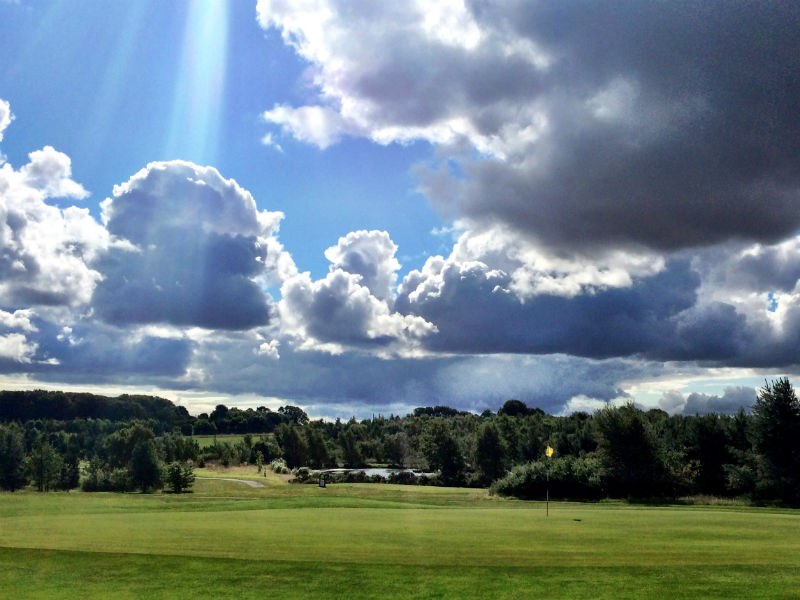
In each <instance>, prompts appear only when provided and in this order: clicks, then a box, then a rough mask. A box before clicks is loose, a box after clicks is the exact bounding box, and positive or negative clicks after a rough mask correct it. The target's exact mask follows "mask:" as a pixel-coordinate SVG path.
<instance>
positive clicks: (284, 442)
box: [275, 423, 308, 469]
mask: <svg viewBox="0 0 800 600" xmlns="http://www.w3.org/2000/svg"><path fill="white" fill-rule="evenodd" d="M275 438H276V439H277V440H278V444H280V447H281V450H282V452H283V459H284V460H285V461H286V464H287V466H289V468H291V469H294V468H296V467H302V466H303V465H305V464H306V462H308V446H306V441H305V440H304V439H303V437H302V436H301V435H300V433H299V431H298V427H296V426H295V425H286V424H285V423H283V424H281V425H280V426H278V427H276V428H275Z"/></svg>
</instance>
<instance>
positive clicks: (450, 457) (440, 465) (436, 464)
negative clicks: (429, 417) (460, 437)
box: [422, 420, 464, 485]
mask: <svg viewBox="0 0 800 600" xmlns="http://www.w3.org/2000/svg"><path fill="white" fill-rule="evenodd" d="M422 452H423V454H424V455H425V458H426V459H427V460H428V465H429V466H430V468H431V469H435V470H438V471H439V472H440V475H441V478H442V482H443V483H445V484H446V485H457V484H459V483H462V482H463V479H464V455H463V454H462V452H461V448H459V446H458V441H457V440H456V439H455V437H453V434H452V433H451V432H450V428H449V427H448V426H447V424H446V423H445V422H444V421H442V420H437V421H434V422H433V423H431V425H430V427H429V429H428V431H427V433H426V434H425V437H424V438H423V440H422Z"/></svg>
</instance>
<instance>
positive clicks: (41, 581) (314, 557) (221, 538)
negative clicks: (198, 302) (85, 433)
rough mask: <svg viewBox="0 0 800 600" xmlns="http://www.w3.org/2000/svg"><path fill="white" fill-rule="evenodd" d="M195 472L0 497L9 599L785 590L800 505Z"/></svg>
mask: <svg viewBox="0 0 800 600" xmlns="http://www.w3.org/2000/svg"><path fill="white" fill-rule="evenodd" d="M202 474H203V475H212V476H213V475H218V476H219V477H237V476H239V477H242V478H251V479H258V480H259V481H261V482H263V483H265V487H263V488H250V487H247V486H245V485H244V484H242V483H240V482H236V481H222V480H214V479H198V480H197V482H196V484H195V487H194V493H192V494H186V495H181V496H175V495H170V494H152V495H142V494H89V493H80V492H72V493H69V494H66V493H57V494H56V493H51V494H38V493H36V492H32V491H25V492H21V493H20V492H17V493H15V494H9V493H3V494H0V595H2V597H8V598H45V597H47V598H72V597H75V598H143V597H147V598H263V597H270V598H301V597H309V596H313V597H328V598H386V597H396V598H528V597H530V598H533V597H546V598H795V597H800V512H798V511H790V510H771V509H759V508H747V507H698V506H691V507H688V506H683V507H672V506H661V507H652V506H646V507H643V506H633V505H628V504H623V503H598V504H580V503H550V510H549V516H546V510H545V505H544V504H543V503H528V502H520V501H514V500H503V499H498V498H493V497H490V496H488V494H487V493H486V491H485V490H469V489H452V488H432V487H428V488H423V487H411V486H392V485H380V484H349V485H348V484H340V485H329V486H328V487H327V488H325V489H321V488H318V487H315V486H310V485H290V484H287V483H285V482H284V481H282V480H281V479H279V478H278V477H276V476H274V475H272V474H270V476H269V477H266V478H264V477H261V476H258V477H256V476H255V475H254V474H253V473H251V472H242V473H237V472H236V471H229V472H225V473H214V472H210V471H204V472H202Z"/></svg>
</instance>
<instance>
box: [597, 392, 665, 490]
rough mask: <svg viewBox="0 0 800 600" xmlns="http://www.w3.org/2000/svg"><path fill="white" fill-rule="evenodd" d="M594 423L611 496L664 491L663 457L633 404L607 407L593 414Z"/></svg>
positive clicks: (647, 425)
mask: <svg viewBox="0 0 800 600" xmlns="http://www.w3.org/2000/svg"><path fill="white" fill-rule="evenodd" d="M594 423H595V429H596V434H597V449H598V455H599V457H600V460H601V464H602V466H603V470H604V473H605V478H606V481H607V482H608V489H609V492H610V493H611V494H612V496H617V497H634V498H636V497H638V498H643V497H648V496H660V495H662V494H664V493H665V492H667V491H668V489H669V473H668V470H667V468H666V464H665V462H664V455H663V452H662V451H661V448H660V447H659V444H658V440H657V439H656V437H655V436H654V435H653V432H652V430H651V429H650V427H649V424H648V422H647V421H646V419H645V418H644V413H642V411H640V410H638V409H637V408H635V407H634V406H633V404H627V405H625V406H621V407H612V406H607V407H605V408H601V409H600V410H598V411H597V412H596V413H595V416H594Z"/></svg>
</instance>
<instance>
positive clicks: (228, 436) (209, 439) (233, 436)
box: [192, 433, 261, 450]
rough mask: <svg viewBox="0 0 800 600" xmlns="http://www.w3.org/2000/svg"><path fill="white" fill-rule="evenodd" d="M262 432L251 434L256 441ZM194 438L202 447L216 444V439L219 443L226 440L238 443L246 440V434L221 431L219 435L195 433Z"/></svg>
mask: <svg viewBox="0 0 800 600" xmlns="http://www.w3.org/2000/svg"><path fill="white" fill-rule="evenodd" d="M260 436H261V434H258V433H254V434H252V435H251V437H252V438H253V441H254V442H255V441H256V440H258V438H259V437H260ZM192 439H193V440H195V441H196V442H197V445H198V446H200V449H201V450H202V449H204V448H210V447H211V446H213V445H214V441H215V440H216V441H217V442H219V443H222V442H225V443H227V444H230V445H232V446H234V445H236V444H238V443H239V442H241V441H242V440H244V435H242V434H238V433H224V434H223V433H220V434H218V435H216V436H215V435H194V436H192Z"/></svg>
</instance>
